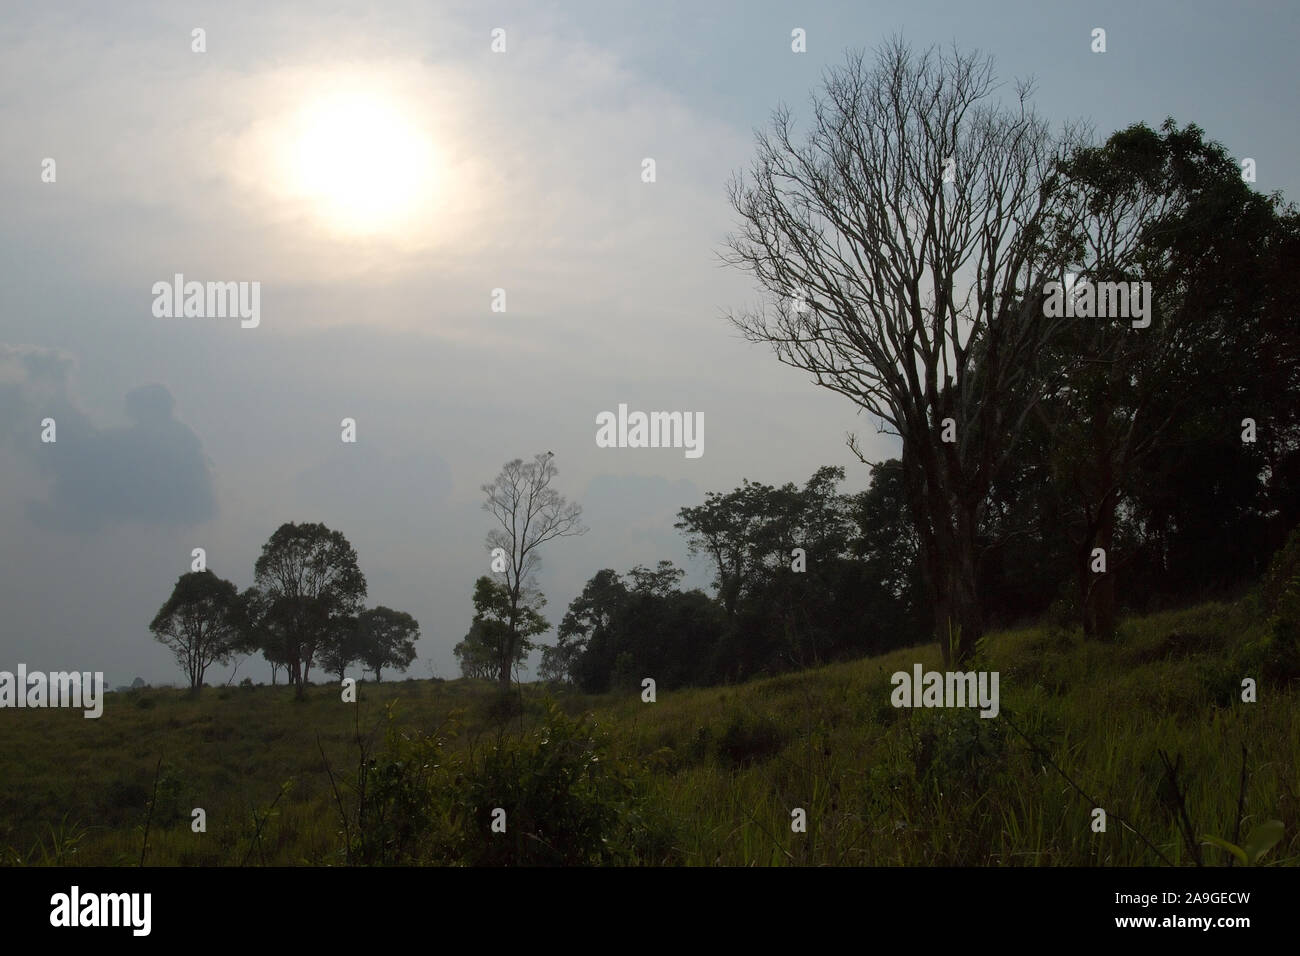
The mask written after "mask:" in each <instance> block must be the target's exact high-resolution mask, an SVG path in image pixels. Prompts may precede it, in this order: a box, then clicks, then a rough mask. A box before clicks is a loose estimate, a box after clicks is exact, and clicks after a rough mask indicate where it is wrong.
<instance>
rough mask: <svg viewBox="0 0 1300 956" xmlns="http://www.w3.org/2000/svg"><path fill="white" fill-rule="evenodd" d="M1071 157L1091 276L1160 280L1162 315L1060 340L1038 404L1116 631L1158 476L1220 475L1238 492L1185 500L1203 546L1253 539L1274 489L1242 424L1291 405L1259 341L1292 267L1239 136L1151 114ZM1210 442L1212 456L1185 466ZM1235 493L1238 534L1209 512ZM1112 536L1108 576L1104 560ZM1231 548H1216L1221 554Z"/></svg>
mask: <svg viewBox="0 0 1300 956" xmlns="http://www.w3.org/2000/svg"><path fill="white" fill-rule="evenodd" d="M1061 170H1062V175H1063V188H1064V190H1065V191H1066V192H1067V193H1068V194H1070V195H1071V196H1072V197H1073V211H1072V213H1071V215H1069V216H1068V217H1064V218H1063V219H1062V221H1061V222H1060V224H1059V233H1060V234H1059V235H1058V237H1057V240H1056V241H1057V242H1058V243H1059V244H1060V245H1061V246H1062V247H1063V248H1064V249H1066V250H1067V252H1068V256H1069V260H1070V261H1071V262H1074V263H1076V264H1077V265H1076V266H1075V268H1074V270H1073V271H1075V272H1076V273H1078V274H1079V275H1080V276H1081V277H1082V279H1083V280H1084V281H1085V282H1092V283H1100V282H1124V283H1129V282H1137V281H1145V282H1149V283H1150V288H1151V290H1152V300H1151V301H1150V302H1149V303H1148V305H1149V307H1150V308H1151V309H1152V313H1153V314H1152V315H1151V316H1150V325H1149V326H1147V327H1136V328H1135V327H1132V323H1131V322H1130V320H1129V319H1128V318H1127V317H1125V318H1120V319H1114V318H1110V319H1107V318H1089V319H1081V320H1075V321H1074V322H1073V323H1072V324H1071V325H1070V326H1069V327H1068V328H1067V329H1066V330H1065V332H1064V333H1063V334H1062V335H1061V336H1059V337H1058V338H1057V340H1056V341H1055V342H1054V343H1053V347H1052V349H1051V350H1050V353H1051V354H1053V355H1054V356H1055V358H1056V360H1057V362H1058V363H1059V367H1060V373H1061V374H1060V375H1059V376H1058V377H1057V379H1056V382H1057V387H1056V388H1055V389H1054V390H1053V391H1051V392H1050V393H1049V394H1048V395H1047V396H1045V398H1044V401H1043V402H1041V403H1040V405H1039V407H1038V410H1039V413H1040V414H1041V415H1042V416H1043V418H1044V420H1045V421H1046V422H1047V423H1048V425H1049V428H1050V433H1051V440H1052V445H1051V455H1050V459H1049V460H1050V464H1051V471H1052V473H1053V476H1054V478H1055V480H1056V484H1057V487H1058V490H1059V493H1060V494H1061V496H1062V500H1063V501H1064V502H1066V504H1067V505H1068V511H1067V515H1066V516H1067V522H1066V528H1067V530H1068V532H1069V533H1070V534H1071V535H1072V543H1073V545H1074V549H1075V561H1074V570H1075V578H1076V582H1077V591H1078V604H1079V607H1080V608H1081V610H1082V616H1083V626H1084V632H1085V634H1088V635H1092V636H1107V635H1109V634H1111V633H1112V632H1113V631H1114V628H1115V621H1116V611H1117V604H1116V589H1115V582H1116V580H1117V578H1119V577H1127V576H1128V574H1127V572H1125V570H1124V569H1125V567H1126V565H1128V564H1129V563H1130V562H1132V561H1133V559H1134V558H1135V557H1136V556H1137V555H1138V554H1140V553H1141V552H1140V548H1139V546H1140V544H1141V540H1142V537H1143V536H1144V534H1145V533H1146V531H1147V529H1146V528H1144V527H1143V521H1142V520H1141V518H1140V515H1141V511H1142V506H1141V505H1140V504H1139V502H1138V497H1139V495H1140V494H1141V492H1142V486H1143V485H1144V484H1145V485H1146V486H1147V487H1148V488H1151V489H1152V490H1155V491H1156V493H1157V494H1158V493H1159V492H1158V489H1159V488H1160V487H1161V486H1163V485H1166V484H1168V483H1171V482H1172V483H1176V484H1179V485H1182V486H1183V490H1185V491H1190V490H1191V489H1192V487H1194V486H1195V485H1196V484H1197V483H1198V482H1200V481H1201V480H1203V479H1204V478H1205V477H1206V476H1207V475H1208V474H1211V473H1213V474H1215V475H1216V483H1217V484H1218V486H1219V487H1221V488H1222V489H1223V490H1224V491H1225V492H1227V494H1226V495H1216V494H1215V488H1214V486H1213V485H1209V486H1206V485H1202V487H1201V489H1199V493H1197V494H1195V496H1194V499H1193V500H1195V502H1196V509H1195V511H1194V512H1192V513H1188V512H1183V514H1182V517H1183V518H1184V520H1185V521H1190V522H1192V523H1194V524H1195V525H1197V526H1198V527H1197V534H1196V536H1195V548H1197V549H1200V550H1202V551H1203V550H1204V549H1205V548H1206V547H1207V546H1209V545H1210V543H1211V541H1212V540H1214V539H1215V538H1218V540H1219V542H1220V543H1221V544H1223V545H1225V546H1227V547H1231V546H1232V543H1233V541H1234V540H1235V541H1238V542H1240V541H1243V540H1248V539H1249V538H1250V537H1251V534H1250V533H1249V532H1248V529H1249V528H1250V525H1251V523H1252V522H1251V521H1250V515H1249V511H1250V510H1251V502H1252V499H1255V498H1257V497H1258V491H1260V490H1262V486H1260V485H1259V483H1258V482H1257V481H1256V480H1255V476H1256V475H1258V474H1259V473H1260V472H1262V471H1263V469H1264V465H1265V462H1264V460H1263V459H1262V457H1261V455H1260V454H1259V453H1258V452H1256V451H1254V450H1253V449H1251V448H1249V447H1246V446H1244V445H1243V443H1242V442H1241V441H1240V437H1239V434H1238V433H1239V429H1240V422H1241V420H1242V418H1243V417H1246V416H1249V415H1251V413H1252V412H1254V413H1255V415H1258V416H1260V417H1263V416H1264V415H1265V414H1266V413H1268V412H1272V411H1273V410H1274V409H1275V408H1276V409H1277V410H1278V411H1281V410H1282V408H1284V407H1290V406H1292V404H1293V403H1291V402H1287V401H1285V400H1283V401H1281V402H1278V401H1270V400H1269V399H1268V398H1267V397H1266V395H1265V394H1262V393H1261V390H1260V388H1259V387H1258V385H1257V383H1258V382H1259V379H1260V378H1261V376H1260V374H1259V372H1260V369H1261V368H1262V367H1265V366H1266V365H1267V364H1269V363H1270V356H1269V355H1268V354H1266V353H1262V352H1261V351H1260V348H1259V346H1260V344H1261V343H1265V344H1266V345H1272V346H1274V347H1276V346H1278V345H1280V344H1281V341H1280V338H1279V337H1276V336H1275V337H1273V339H1272V341H1269V336H1268V335H1267V334H1266V332H1265V329H1264V327H1263V325H1262V322H1261V320H1262V317H1263V316H1264V314H1265V313H1266V311H1267V308H1268V306H1269V304H1270V301H1271V295H1272V294H1273V292H1272V291H1271V290H1274V289H1275V288H1276V285H1277V283H1276V282H1274V281H1269V280H1270V279H1272V278H1281V275H1282V273H1281V272H1278V273H1277V275H1276V276H1269V275H1268V273H1269V269H1270V266H1269V260H1270V257H1271V256H1272V254H1273V253H1272V250H1273V249H1275V248H1276V247H1277V245H1278V241H1279V238H1280V231H1281V230H1280V227H1281V226H1282V225H1283V224H1282V222H1281V220H1279V218H1278V217H1277V215H1276V211H1275V206H1276V200H1271V199H1269V198H1268V197H1265V196H1262V195H1260V194H1258V193H1256V192H1254V191H1253V190H1252V189H1251V188H1250V187H1249V186H1248V185H1247V184H1246V183H1244V182H1243V181H1242V178H1241V174H1240V169H1239V167H1238V166H1237V163H1236V161H1235V160H1234V159H1233V158H1232V157H1231V156H1229V155H1228V154H1227V152H1226V150H1224V149H1223V148H1222V147H1221V146H1219V145H1218V144H1215V143H1210V142H1206V141H1205V139H1204V137H1203V133H1202V131H1201V130H1200V129H1199V128H1198V127H1196V126H1194V125H1193V126H1187V127H1184V128H1181V129H1180V128H1179V127H1178V126H1177V124H1175V123H1174V121H1173V120H1172V119H1171V120H1167V121H1166V122H1165V123H1164V125H1163V126H1162V127H1161V129H1160V131H1159V132H1157V131H1155V130H1152V129H1150V128H1149V127H1147V126H1146V125H1145V124H1137V125H1134V126H1131V127H1129V128H1127V129H1124V130H1120V131H1119V132H1116V133H1115V134H1113V135H1112V136H1111V137H1110V138H1109V139H1108V140H1107V141H1106V142H1105V143H1104V144H1102V145H1101V146H1097V147H1084V148H1080V149H1078V150H1076V151H1075V152H1074V153H1073V154H1072V155H1071V156H1070V157H1069V159H1068V160H1067V161H1066V162H1064V163H1062V165H1061ZM1287 271H1288V272H1289V271H1293V270H1287ZM1261 280H1263V281H1261ZM1295 342H1296V337H1295V335H1294V333H1293V334H1292V335H1291V336H1290V346H1291V347H1290V348H1284V349H1279V350H1278V351H1279V352H1280V354H1283V355H1285V354H1287V353H1288V352H1292V353H1293V352H1294V351H1295V348H1294V346H1295ZM1293 364H1294V363H1293ZM1279 397H1280V396H1279ZM1288 417H1289V418H1290V421H1291V423H1294V422H1295V418H1294V416H1288V415H1287V414H1286V413H1285V412H1283V414H1282V415H1281V416H1273V415H1269V418H1270V419H1271V421H1270V424H1271V425H1272V426H1273V427H1272V428H1271V429H1270V431H1271V432H1272V433H1273V434H1274V436H1276V435H1277V434H1278V432H1279V429H1278V427H1277V426H1278V425H1279V424H1282V425H1283V426H1284V427H1283V428H1282V429H1281V430H1280V431H1281V432H1282V434H1285V433H1286V429H1285V426H1286V424H1287V418H1288ZM1279 418H1280V421H1279ZM1293 434H1294V432H1293ZM1234 439H1235V440H1234ZM1207 443H1210V444H1212V445H1213V446H1214V449H1215V451H1214V455H1213V456H1212V460H1201V461H1199V462H1198V464H1197V466H1196V469H1195V472H1194V473H1187V472H1186V471H1185V468H1186V466H1187V464H1188V463H1189V462H1190V461H1191V460H1193V459H1195V458H1203V456H1201V455H1199V454H1198V450H1199V449H1203V448H1205V447H1206V444H1207ZM1179 472H1183V473H1182V474H1181V475H1180V474H1179ZM1251 486H1255V488H1254V489H1252V487H1251ZM1215 497H1221V498H1224V499H1225V500H1220V501H1214V500H1212V499H1214V498H1215ZM1151 500H1152V499H1151V498H1150V497H1148V499H1147V501H1148V503H1150V502H1151ZM1225 505H1226V506H1227V510H1228V512H1229V514H1230V515H1231V516H1232V518H1233V519H1234V520H1232V521H1231V524H1230V530H1229V527H1224V528H1223V531H1224V532H1227V534H1224V533H1222V532H1220V533H1218V534H1215V533H1214V532H1213V531H1212V530H1211V528H1210V527H1209V525H1210V524H1213V523H1215V522H1216V520H1217V519H1218V517H1219V516H1220V515H1222V514H1223V511H1224V506H1225ZM1171 508H1172V509H1174V510H1177V506H1176V504H1175V503H1174V502H1172V501H1166V502H1165V506H1164V508H1161V509H1157V510H1155V511H1152V512H1151V513H1150V514H1149V515H1148V518H1147V522H1148V523H1149V525H1150V528H1151V529H1152V530H1154V529H1155V528H1157V527H1160V526H1161V525H1162V524H1164V523H1165V522H1164V520H1163V519H1164V517H1165V516H1166V515H1168V514H1169V509H1171ZM1161 511H1163V512H1164V514H1163V515H1162V514H1161ZM1207 519H1208V520H1207ZM1207 535H1209V537H1207ZM1256 536H1257V541H1258V532H1256ZM1098 548H1100V549H1102V550H1103V551H1104V552H1105V553H1106V556H1107V573H1105V574H1098V573H1094V572H1093V570H1092V557H1093V553H1094V549H1098ZM1255 550H1256V551H1258V550H1260V548H1259V544H1258V543H1257V544H1256V547H1255ZM1216 551H1217V549H1216ZM1146 557H1148V558H1149V557H1151V555H1150V554H1147V555H1146ZM1223 558H1224V555H1223V554H1222V553H1216V555H1215V561H1216V562H1217V561H1221V560H1222V559H1223ZM1117 572H1120V573H1118V574H1117Z"/></svg>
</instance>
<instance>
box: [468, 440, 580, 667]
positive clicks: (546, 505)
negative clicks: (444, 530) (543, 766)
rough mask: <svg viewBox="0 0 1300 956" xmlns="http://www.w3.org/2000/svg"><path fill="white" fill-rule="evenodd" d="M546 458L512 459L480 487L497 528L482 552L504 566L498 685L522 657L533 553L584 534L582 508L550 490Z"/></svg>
mask: <svg viewBox="0 0 1300 956" xmlns="http://www.w3.org/2000/svg"><path fill="white" fill-rule="evenodd" d="M552 457H553V456H552V455H551V453H550V452H546V453H545V454H542V455H537V456H536V457H535V458H534V459H533V460H532V461H530V462H528V463H526V464H525V462H524V461H523V459H521V458H516V459H515V460H514V461H510V462H507V463H506V465H505V467H504V468H502V469H501V473H500V474H499V475H497V477H496V479H495V480H494V481H493V482H492V483H491V484H490V485H483V488H482V490H483V492H484V493H485V494H486V495H487V501H485V502H484V503H483V510H484V511H487V512H490V513H491V514H492V516H493V517H494V518H496V519H497V522H498V524H499V525H500V527H498V528H493V529H492V530H491V531H489V532H488V537H487V544H488V548H489V549H490V550H495V549H498V548H499V549H500V551H499V552H498V555H499V556H501V558H502V560H503V561H504V564H505V567H504V570H503V571H502V572H500V573H502V574H504V581H505V584H504V587H505V594H506V613H505V616H504V619H503V623H504V624H505V626H506V633H505V638H504V644H503V646H502V648H501V655H500V669H499V670H498V672H497V680H499V681H500V682H501V684H502V685H506V684H509V683H510V671H511V668H512V667H513V665H514V662H515V660H516V659H518V658H519V657H520V656H522V653H521V651H522V644H523V642H525V641H526V640H527V637H528V635H527V634H526V633H525V632H526V631H527V628H528V626H529V622H528V620H527V618H528V614H529V606H528V605H529V602H530V600H531V598H530V595H531V594H533V593H534V592H535V591H536V588H535V586H534V584H533V581H534V576H535V574H536V571H537V568H538V567H539V566H540V563H541V555H540V553H539V549H540V548H541V546H542V545H544V544H546V542H548V541H553V540H554V539H556V538H562V537H567V536H569V535H578V534H583V533H585V532H586V530H587V529H586V528H584V527H583V526H582V523H581V520H580V519H581V517H582V508H580V507H579V506H578V505H576V504H570V503H569V502H568V501H566V500H565V498H564V496H563V495H561V494H560V493H559V492H558V491H556V490H555V489H554V488H552V487H551V479H553V478H554V477H555V476H556V474H558V470H557V469H556V467H555V465H554V463H553V461H552ZM534 606H536V605H535V603H534ZM534 633H537V632H534Z"/></svg>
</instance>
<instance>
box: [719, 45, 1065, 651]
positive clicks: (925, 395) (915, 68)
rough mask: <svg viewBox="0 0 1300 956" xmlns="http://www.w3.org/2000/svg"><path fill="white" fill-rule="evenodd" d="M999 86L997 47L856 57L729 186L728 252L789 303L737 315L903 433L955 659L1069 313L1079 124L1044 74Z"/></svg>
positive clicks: (933, 588) (780, 127)
mask: <svg viewBox="0 0 1300 956" xmlns="http://www.w3.org/2000/svg"><path fill="white" fill-rule="evenodd" d="M997 90H998V84H997V82H996V81H995V78H994V74H993V66H992V62H991V60H989V59H988V58H983V57H980V56H978V55H964V54H961V53H960V52H958V51H956V50H953V51H951V52H950V53H940V52H937V51H935V50H934V49H931V50H928V51H926V52H924V53H920V54H917V53H914V52H913V51H911V50H910V49H909V48H908V47H907V46H906V45H905V44H904V43H903V42H902V41H901V40H897V39H895V40H893V41H891V42H889V43H887V44H886V45H885V46H884V48H883V49H882V50H881V51H880V53H879V57H878V61H877V63H876V65H875V66H874V68H869V67H868V66H867V65H866V64H865V62H864V57H863V55H862V54H851V55H850V56H849V57H848V58H847V60H846V63H845V65H844V66H843V67H841V68H838V69H834V70H832V71H830V73H829V74H828V75H827V78H826V80H825V86H824V95H823V96H822V97H820V98H815V99H814V102H813V121H812V128H811V130H810V131H809V134H808V136H807V138H806V140H805V141H804V142H802V143H800V144H796V143H795V141H794V140H795V135H796V134H795V128H794V127H795V124H794V119H793V116H792V114H791V112H790V111H789V110H788V109H787V108H785V107H781V108H779V109H778V110H776V111H775V113H774V115H773V121H772V126H771V129H770V130H769V131H765V132H759V133H758V134H757V137H756V139H757V156H756V159H755V161H754V163H753V166H752V168H751V170H750V173H749V175H748V176H747V177H746V176H743V175H742V176H738V177H736V178H735V179H734V180H733V181H732V183H731V185H730V188H729V198H730V201H731V204H732V206H733V208H734V209H735V210H736V212H737V213H738V214H739V215H740V218H741V226H740V231H739V232H738V233H735V234H732V235H731V236H729V237H728V241H727V252H726V253H724V255H723V258H724V260H725V261H727V262H729V263H731V264H733V265H737V266H740V267H742V268H744V269H746V270H747V271H749V272H751V273H753V275H754V276H755V277H756V278H757V280H758V281H759V283H760V285H761V286H762V287H763V288H764V290H765V291H766V292H768V293H769V294H770V295H771V296H772V297H774V298H775V300H776V301H775V303H774V304H769V305H767V306H760V307H759V308H757V309H755V310H750V311H746V312H743V313H741V314H739V315H737V314H735V313H733V314H731V315H730V316H729V318H730V319H731V321H732V323H733V324H734V325H736V327H738V328H739V329H740V330H741V331H742V332H743V333H744V334H745V336H746V337H747V338H748V339H749V340H750V341H753V342H765V343H769V344H771V345H772V346H773V348H774V351H775V353H776V355H777V357H778V359H779V360H780V361H782V362H784V363H786V364H788V365H792V366H794V367H796V368H801V369H804V370H805V371H808V372H810V373H811V374H812V376H813V380H814V381H815V382H816V383H817V384H818V385H821V386H823V387H825V388H829V389H831V390H833V391H835V392H838V393H840V394H842V395H845V396H847V397H848V398H850V399H851V400H853V401H854V402H855V403H857V404H858V405H859V406H860V407H861V408H863V409H864V410H866V411H867V412H869V413H870V414H871V415H873V416H875V417H876V418H877V419H878V420H879V422H880V428H881V430H882V431H885V432H887V433H890V434H893V435H896V436H898V437H899V438H900V439H901V440H902V462H903V470H904V478H905V482H906V489H907V496H908V504H909V508H910V510H911V512H912V517H913V520H914V523H915V526H916V529H917V532H918V534H919V536H920V546H921V548H920V551H921V559H922V566H923V570H924V572H925V580H926V583H927V588H928V590H929V594H930V598H931V600H932V601H933V602H934V607H935V622H936V625H935V626H936V638H937V639H938V640H939V642H940V644H941V645H942V647H943V650H944V660H945V662H949V661H951V660H953V659H954V656H955V659H956V660H958V661H966V660H968V659H969V657H970V656H971V654H972V652H973V650H974V647H975V642H976V640H977V639H978V638H979V637H980V635H981V634H982V632H983V619H982V615H981V611H980V601H979V593H978V576H977V570H978V559H979V550H978V540H977V536H978V531H979V528H980V526H981V521H982V518H983V514H984V510H985V508H986V504H987V499H988V491H989V487H990V484H991V482H992V481H993V479H994V478H995V476H996V475H997V474H998V472H999V471H1000V469H1001V468H1002V467H1003V465H1004V464H1005V462H1006V460H1007V457H1008V456H1009V455H1010V454H1011V452H1012V449H1013V447H1014V444H1015V438H1016V436H1017V434H1018V433H1019V432H1020V431H1021V429H1022V427H1023V425H1024V422H1025V419H1026V417H1027V416H1028V414H1029V413H1030V411H1031V410H1032V408H1033V406H1034V404H1035V402H1036V401H1037V398H1038V396H1039V395H1040V394H1041V391H1042V389H1041V388H1040V387H1038V385H1037V381H1036V380H1037V377H1038V375H1039V373H1040V370H1039V355H1038V353H1039V347H1040V346H1041V345H1042V344H1043V343H1044V342H1045V341H1047V340H1048V339H1049V338H1050V337H1051V336H1052V335H1054V334H1055V331H1056V329H1057V327H1058V326H1059V325H1060V324H1061V321H1062V320H1060V319H1048V318H1046V317H1045V316H1044V315H1043V308H1042V302H1043V292H1042V290H1043V286H1044V283H1045V282H1046V281H1047V280H1049V279H1052V278H1056V277H1058V276H1059V275H1060V273H1061V268H1062V263H1061V262H1060V256H1059V253H1058V252H1057V251H1056V250H1055V248H1054V247H1053V245H1052V244H1051V243H1050V242H1049V241H1048V238H1047V234H1048V232H1049V229H1048V227H1049V226H1050V225H1051V224H1052V222H1053V220H1054V218H1055V217H1056V216H1057V215H1058V214H1059V212H1060V210H1059V208H1058V204H1059V202H1060V201H1061V200H1060V198H1059V197H1060V195H1061V192H1060V190H1059V189H1058V188H1057V183H1058V178H1059V177H1058V174H1057V163H1058V162H1059V161H1060V160H1061V159H1063V158H1064V156H1065V155H1066V154H1067V152H1068V149H1069V143H1070V140H1071V139H1072V138H1073V136H1074V134H1073V132H1072V131H1067V132H1066V133H1065V134H1064V135H1060V136H1056V135H1054V134H1052V132H1051V131H1050V129H1049V128H1048V126H1047V124H1046V123H1045V122H1044V121H1043V120H1041V119H1039V118H1038V117H1037V116H1036V115H1035V114H1034V112H1033V110H1032V109H1031V108H1030V106H1029V104H1028V99H1029V96H1030V93H1031V89H1030V87H1029V85H1027V84H1023V83H1021V84H1017V85H1016V87H1015V98H1014V103H1013V105H1011V106H1005V105H1003V104H1002V103H1000V102H999V101H997V100H996V99H994V97H995V94H996V93H997ZM949 419H951V421H950V422H949V421H948V420H949ZM849 444H850V447H851V448H852V449H853V450H854V452H855V453H857V454H858V457H859V458H860V459H862V460H863V461H864V462H865V461H866V459H865V458H863V457H862V455H861V453H860V452H859V451H858V446H857V443H856V440H855V439H853V438H851V439H850V442H849ZM868 464H869V463H868Z"/></svg>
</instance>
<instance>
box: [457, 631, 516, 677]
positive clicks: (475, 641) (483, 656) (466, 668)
mask: <svg viewBox="0 0 1300 956" xmlns="http://www.w3.org/2000/svg"><path fill="white" fill-rule="evenodd" d="M501 627H502V625H500V624H498V623H497V622H495V621H483V620H477V619H476V620H475V621H474V622H473V623H472V624H470V626H469V633H468V634H466V635H465V637H464V638H463V639H462V640H461V642H460V643H459V644H457V645H456V646H455V647H454V648H453V649H452V653H454V654H455V655H456V660H457V661H458V662H459V663H460V673H461V676H462V677H473V678H477V679H479V680H495V679H496V676H497V672H498V671H499V670H500V664H499V661H500V657H499V655H500V647H501V645H502V643H503V642H504V640H505V638H504V635H503V634H501V633H499V629H500V628H501ZM520 659H521V660H522V655H521V658H520Z"/></svg>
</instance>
